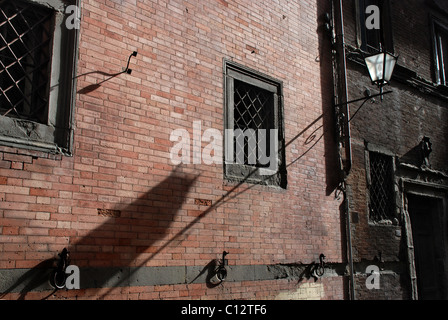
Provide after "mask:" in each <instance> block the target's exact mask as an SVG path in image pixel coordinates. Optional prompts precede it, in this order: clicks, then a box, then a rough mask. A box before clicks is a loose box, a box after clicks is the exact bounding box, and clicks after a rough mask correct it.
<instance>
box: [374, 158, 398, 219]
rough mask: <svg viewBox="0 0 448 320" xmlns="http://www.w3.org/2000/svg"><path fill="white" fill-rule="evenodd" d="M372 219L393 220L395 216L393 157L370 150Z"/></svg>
mask: <svg viewBox="0 0 448 320" xmlns="http://www.w3.org/2000/svg"><path fill="white" fill-rule="evenodd" d="M369 176H370V184H369V194H370V206H369V209H370V213H369V218H370V221H376V222H378V221H383V220H391V219H393V217H394V216H395V191H394V168H393V159H392V157H391V156H387V155H384V154H381V153H377V152H369Z"/></svg>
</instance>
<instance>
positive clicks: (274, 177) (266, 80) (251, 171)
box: [223, 59, 287, 188]
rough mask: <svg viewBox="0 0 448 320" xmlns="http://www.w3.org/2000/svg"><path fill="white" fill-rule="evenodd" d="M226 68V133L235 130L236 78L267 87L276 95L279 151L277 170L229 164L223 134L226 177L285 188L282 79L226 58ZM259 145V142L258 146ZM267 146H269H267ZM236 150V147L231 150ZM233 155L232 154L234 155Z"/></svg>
mask: <svg viewBox="0 0 448 320" xmlns="http://www.w3.org/2000/svg"><path fill="white" fill-rule="evenodd" d="M223 70H224V132H226V130H229V129H230V130H234V129H235V128H234V108H235V105H234V80H237V81H240V82H244V83H245V84H248V85H251V86H254V87H258V88H260V89H263V90H266V91H268V92H270V93H272V95H273V114H272V116H273V117H274V120H273V124H274V128H273V129H277V130H278V131H277V138H278V149H279V150H278V152H277V154H276V159H277V169H276V170H271V169H268V168H264V167H257V166H256V165H247V164H239V163H235V161H236V159H234V162H233V163H229V162H227V161H226V154H227V153H228V152H229V150H227V143H226V139H227V138H228V137H227V135H226V134H225V135H224V140H225V141H224V148H225V149H224V153H223V157H224V159H223V160H224V161H223V164H224V179H226V180H229V181H238V182H241V181H245V182H249V183H254V184H264V185H271V186H278V187H281V188H286V180H287V174H286V167H285V161H284V159H285V150H284V149H285V132H284V122H283V82H282V81H280V80H278V79H275V78H273V77H270V76H268V75H266V74H263V73H261V72H258V71H256V70H254V69H251V68H248V67H246V66H243V65H241V64H239V63H235V62H233V61H232V60H228V59H223ZM257 146H258V145H257ZM266 147H267V146H266ZM232 152H233V149H232ZM232 157H233V156H232Z"/></svg>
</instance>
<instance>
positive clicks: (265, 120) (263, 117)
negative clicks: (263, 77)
mask: <svg viewBox="0 0 448 320" xmlns="http://www.w3.org/2000/svg"><path fill="white" fill-rule="evenodd" d="M234 86H235V88H234V111H233V117H234V129H237V130H238V129H239V130H241V131H242V132H244V133H246V137H247V139H244V140H239V139H235V140H236V141H235V145H234V148H235V149H234V158H235V159H237V160H240V161H239V163H244V164H245V165H255V166H257V167H264V166H268V165H269V164H267V163H266V164H263V163H261V162H260V159H262V158H264V157H268V156H269V150H267V149H268V148H267V147H263V148H261V147H259V145H258V143H257V142H258V141H262V140H263V139H265V141H266V143H265V145H266V146H269V145H270V134H269V133H270V130H271V129H274V127H275V126H274V114H273V113H274V102H273V98H274V97H273V94H272V93H270V92H269V91H267V90H264V89H261V88H258V87H256V86H254V85H250V84H247V83H244V82H242V81H238V80H235V82H234ZM250 141H254V142H255V143H250Z"/></svg>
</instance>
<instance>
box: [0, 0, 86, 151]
mask: <svg viewBox="0 0 448 320" xmlns="http://www.w3.org/2000/svg"><path fill="white" fill-rule="evenodd" d="M73 2H74V1H73ZM70 3H72V1H66V0H32V1H31V0H0V145H7V146H12V147H20V148H29V149H38V150H43V151H50V152H58V153H59V152H62V153H64V154H68V155H69V154H71V148H72V143H73V139H72V138H73V130H72V128H73V112H74V104H75V97H76V96H75V92H76V89H75V85H76V57H77V47H78V34H79V32H78V29H79V28H78V29H77V28H69V27H67V26H66V20H67V18H68V17H66V16H65V12H66V9H67V7H68V5H70Z"/></svg>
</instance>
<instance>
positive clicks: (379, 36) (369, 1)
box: [358, 0, 394, 53]
mask: <svg viewBox="0 0 448 320" xmlns="http://www.w3.org/2000/svg"><path fill="white" fill-rule="evenodd" d="M358 1H359V10H360V12H359V19H360V38H361V39H360V40H361V49H362V50H363V51H366V52H369V53H376V52H378V51H379V50H384V51H386V52H389V53H393V52H394V46H393V40H392V23H391V10H390V3H389V0H358ZM371 5H374V6H377V7H378V8H379V11H380V28H379V29H375V28H372V29H368V28H367V27H366V20H367V19H368V18H369V16H370V13H368V14H366V9H367V8H368V7H369V6H371Z"/></svg>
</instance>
